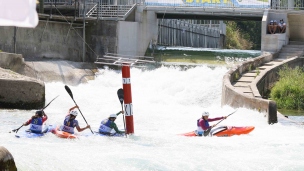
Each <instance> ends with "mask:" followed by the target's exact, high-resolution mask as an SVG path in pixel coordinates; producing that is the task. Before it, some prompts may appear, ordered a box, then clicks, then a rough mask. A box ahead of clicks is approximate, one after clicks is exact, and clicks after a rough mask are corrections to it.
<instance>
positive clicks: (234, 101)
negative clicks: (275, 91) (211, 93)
mask: <svg viewBox="0 0 304 171" xmlns="http://www.w3.org/2000/svg"><path fill="white" fill-rule="evenodd" d="M295 47H296V49H295ZM303 49H304V46H303V45H299V46H295V45H287V46H284V47H283V48H282V49H281V51H280V52H279V53H274V54H271V53H265V54H263V55H261V56H260V57H257V58H254V59H253V60H251V61H247V62H244V63H242V64H241V65H239V66H236V67H235V68H233V69H231V70H230V71H229V72H228V73H226V74H225V75H224V78H223V86H222V105H230V106H232V107H246V108H249V109H253V110H257V111H260V112H262V113H264V114H265V117H266V118H267V122H268V123H269V124H273V123H276V122H278V114H279V113H278V111H277V105H276V102H275V101H272V100H268V99H264V98H263V97H264V95H265V94H266V93H267V91H269V90H270V89H271V87H272V86H273V85H274V84H275V82H277V80H278V78H279V77H278V71H279V70H280V69H281V68H282V67H283V66H284V65H287V66H288V67H291V68H294V67H296V66H300V67H302V66H303V64H304V58H303V57H302V56H303ZM286 52H288V53H286ZM291 54H292V56H291ZM280 118H282V117H280Z"/></svg>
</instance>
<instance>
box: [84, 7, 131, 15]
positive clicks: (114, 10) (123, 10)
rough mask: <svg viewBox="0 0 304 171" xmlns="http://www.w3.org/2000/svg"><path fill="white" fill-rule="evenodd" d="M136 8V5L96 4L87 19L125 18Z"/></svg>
mask: <svg viewBox="0 0 304 171" xmlns="http://www.w3.org/2000/svg"><path fill="white" fill-rule="evenodd" d="M135 7H136V4H134V5H98V4H96V5H95V6H94V7H93V8H91V9H90V11H89V12H88V13H87V14H86V17H97V18H106V17H108V18H111V17H117V18H125V17H126V16H128V14H129V13H130V12H131V11H133V10H134V9H135Z"/></svg>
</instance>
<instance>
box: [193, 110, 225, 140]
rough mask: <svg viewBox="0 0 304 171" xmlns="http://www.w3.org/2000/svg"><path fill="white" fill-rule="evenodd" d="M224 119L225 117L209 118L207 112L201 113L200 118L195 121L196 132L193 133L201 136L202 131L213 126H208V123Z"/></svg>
mask: <svg viewBox="0 0 304 171" xmlns="http://www.w3.org/2000/svg"><path fill="white" fill-rule="evenodd" d="M226 118H227V116H222V117H217V118H209V112H203V113H202V118H200V119H198V120H197V130H196V131H195V132H196V134H197V135H198V136H202V135H203V134H204V131H206V130H207V129H209V128H212V127H213V126H209V122H212V121H217V120H221V119H226Z"/></svg>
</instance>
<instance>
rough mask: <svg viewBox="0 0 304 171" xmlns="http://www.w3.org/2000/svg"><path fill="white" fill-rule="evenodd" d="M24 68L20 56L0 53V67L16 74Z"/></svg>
mask: <svg viewBox="0 0 304 171" xmlns="http://www.w3.org/2000/svg"><path fill="white" fill-rule="evenodd" d="M23 66H24V59H23V56H22V55H21V54H15V53H5V52H0V67H1V68H4V69H9V70H12V71H15V72H18V71H19V70H20V69H21V68H22V67H23Z"/></svg>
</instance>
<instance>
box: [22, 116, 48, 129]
mask: <svg viewBox="0 0 304 171" xmlns="http://www.w3.org/2000/svg"><path fill="white" fill-rule="evenodd" d="M47 119H48V117H47V115H46V114H45V113H44V111H43V110H37V111H36V112H35V115H34V116H32V118H31V119H29V120H28V121H26V122H25V123H24V124H23V126H27V125H29V124H30V129H29V131H30V132H33V133H38V134H41V133H42V124H43V123H44V122H45V121H46V120H47Z"/></svg>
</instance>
